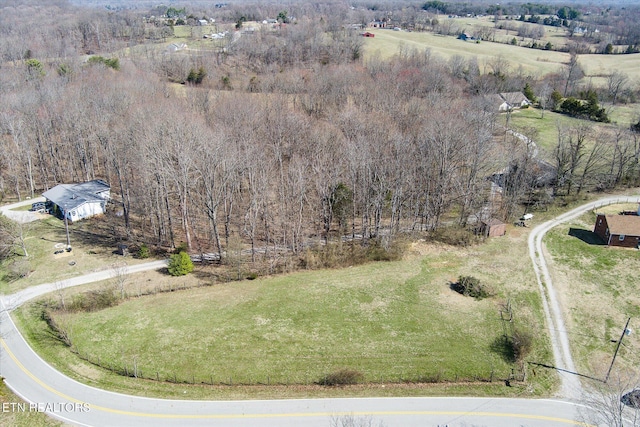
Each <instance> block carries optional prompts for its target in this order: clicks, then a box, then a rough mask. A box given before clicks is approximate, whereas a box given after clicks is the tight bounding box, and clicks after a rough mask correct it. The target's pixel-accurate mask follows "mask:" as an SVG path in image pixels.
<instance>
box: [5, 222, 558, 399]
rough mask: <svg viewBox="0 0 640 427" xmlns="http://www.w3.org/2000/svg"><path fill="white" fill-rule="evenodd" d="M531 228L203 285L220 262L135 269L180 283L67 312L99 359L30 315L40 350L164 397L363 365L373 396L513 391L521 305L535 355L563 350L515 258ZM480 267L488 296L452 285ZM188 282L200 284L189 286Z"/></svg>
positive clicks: (109, 382)
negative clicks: (403, 254) (188, 270)
mask: <svg viewBox="0 0 640 427" xmlns="http://www.w3.org/2000/svg"><path fill="white" fill-rule="evenodd" d="M523 237H524V236H523V235H522V234H521V233H520V230H516V229H514V232H513V235H512V236H511V237H508V236H507V237H504V238H502V239H494V240H490V241H488V242H487V243H486V244H484V245H480V246H474V247H471V248H467V249H454V248H451V247H447V246H439V245H427V244H424V243H422V244H417V245H414V247H413V249H412V251H411V254H410V255H408V256H407V258H406V259H405V260H403V261H398V262H378V263H371V264H366V265H362V266H354V267H351V268H347V269H340V270H331V271H326V270H323V271H307V272H299V273H294V274H288V275H283V276H277V277H270V278H258V279H257V280H253V281H240V282H231V283H217V284H210V286H201V287H198V288H190V285H189V283H190V282H189V281H193V280H195V281H196V282H198V281H200V282H201V281H202V280H203V278H204V277H206V275H207V272H206V270H200V271H197V272H196V273H195V274H193V275H191V276H188V277H183V278H169V277H168V276H164V275H161V274H159V273H157V274H149V273H145V275H144V277H142V276H134V277H132V278H131V279H130V280H129V281H128V285H127V286H129V287H130V288H129V291H128V293H129V294H130V295H135V294H136V292H135V290H134V289H136V287H138V286H140V284H141V283H142V286H147V287H149V286H155V287H156V288H157V287H160V288H164V289H165V290H166V289H167V286H172V287H173V288H172V289H173V290H174V292H162V293H157V294H153V295H148V296H142V297H133V298H129V299H127V300H125V301H124V302H122V303H121V304H120V305H118V306H116V307H113V308H109V309H104V310H100V311H97V312H89V313H84V312H77V313H65V312H56V314H55V321H56V322H57V323H58V324H59V325H63V327H65V328H66V330H67V331H68V332H69V334H70V338H71V341H72V343H73V347H72V350H73V351H74V352H78V353H79V354H80V356H81V358H82V359H88V360H90V361H91V363H90V364H88V363H86V362H85V361H83V360H80V358H78V357H77V356H75V355H74V354H72V353H70V352H69V349H68V348H66V347H64V346H63V345H62V344H60V343H59V342H55V341H52V340H51V339H50V338H49V339H45V340H44V341H43V337H44V336H45V335H46V326H45V325H43V322H42V321H41V320H39V318H38V314H37V310H35V311H34V309H33V307H34V306H32V308H28V307H25V308H24V309H22V310H21V311H20V313H19V316H18V318H19V319H20V323H21V324H22V327H23V328H24V329H25V330H26V331H27V335H28V336H30V337H32V345H34V346H36V347H37V349H38V351H39V353H41V354H43V355H44V357H45V358H46V359H47V360H49V361H50V362H52V363H54V364H55V365H56V366H59V367H61V368H62V369H64V370H65V371H66V372H67V373H69V374H70V375H73V376H74V377H76V378H78V379H81V380H83V381H88V382H90V383H97V384H99V385H100V386H106V387H109V388H115V389H121V387H124V389H125V390H127V391H128V392H134V393H135V392H138V393H139V392H141V391H140V387H144V388H145V390H146V391H148V389H147V388H148V387H149V382H148V381H142V380H141V379H138V380H137V382H136V381H135V380H134V381H132V380H131V379H128V378H123V377H121V376H118V375H114V374H112V373H110V372H108V369H107V370H104V369H97V368H96V367H95V366H94V365H101V366H104V367H107V368H112V369H113V370H118V371H121V370H122V371H124V370H125V369H126V372H128V373H129V374H130V373H132V372H133V370H135V371H136V372H137V373H139V376H140V377H144V378H148V379H153V380H157V379H160V381H159V382H158V381H152V382H153V383H156V384H154V385H153V386H151V388H153V389H157V391H156V392H157V393H160V394H163V393H170V392H171V390H172V388H171V387H169V388H167V389H165V390H164V391H162V387H160V385H165V386H166V385H168V383H173V382H178V383H192V382H193V383H198V384H202V385H207V384H208V385H209V386H210V387H211V388H215V387H217V386H220V385H237V384H240V385H251V386H257V387H262V386H266V385H280V386H295V387H298V388H299V387H302V389H301V393H303V394H304V393H311V394H314V393H316V392H317V390H316V387H317V386H316V385H315V384H316V383H317V382H319V381H321V380H322V378H324V377H325V376H326V375H327V374H331V373H333V372H335V371H338V370H340V369H352V370H356V371H358V372H360V373H362V374H363V381H364V383H366V384H368V386H366V385H365V387H368V388H369V391H368V392H363V393H370V394H373V395H376V394H379V393H380V392H379V386H380V384H391V385H393V384H396V385H398V384H415V383H418V384H420V383H421V384H425V383H440V387H445V386H446V387H452V388H454V389H455V388H456V387H457V385H460V384H461V383H465V384H466V387H467V390H466V391H464V392H462V391H461V392H462V393H465V394H476V393H480V394H484V393H489V394H503V393H505V390H504V389H505V388H504V385H502V387H500V386H499V384H500V381H501V380H503V379H504V378H507V377H508V376H509V375H510V373H511V372H512V371H511V370H512V369H515V371H516V372H519V369H520V368H521V367H520V366H519V365H517V366H516V365H514V364H513V360H512V359H510V357H509V356H508V354H506V353H505V349H504V348H503V346H502V344H501V343H502V338H501V337H502V335H503V334H504V332H505V327H506V328H507V329H508V328H509V327H511V326H509V325H505V324H504V322H503V321H502V320H501V315H500V311H501V310H504V305H505V304H506V303H507V301H510V302H511V306H512V307H513V313H514V319H515V323H514V324H513V325H512V326H514V325H515V326H516V327H518V328H524V329H526V330H528V331H532V332H533V333H534V341H535V344H534V349H533V351H532V353H531V354H530V357H531V358H533V359H534V360H537V361H544V362H549V361H550V359H551V357H552V356H551V355H550V353H549V349H548V342H547V337H546V334H544V333H540V331H541V328H542V325H543V320H542V318H541V310H540V301H539V295H538V293H537V290H536V289H535V283H534V280H533V277H532V273H531V271H530V269H529V268H528V264H527V263H522V262H520V263H518V262H516V261H515V259H516V258H519V259H523V258H524V259H526V257H527V255H526V249H525V246H526V245H522V244H518V245H515V243H516V242H521V243H522V242H523ZM504 254H508V255H507V256H504ZM486 260H491V262H485V261H486ZM514 265H518V267H516V268H514V267H513V266H514ZM470 274H473V275H474V276H475V277H477V278H479V279H480V280H481V281H482V282H484V283H485V284H487V285H489V286H491V287H492V288H493V289H494V290H495V292H496V295H495V296H494V297H492V298H489V299H485V300H481V301H477V300H474V299H472V298H469V297H464V296H461V295H459V294H457V293H456V292H454V291H453V290H451V289H450V287H449V282H450V281H452V280H453V281H455V280H456V278H457V276H458V275H470ZM205 280H206V279H205ZM167 283H170V284H169V285H167ZM191 283H193V282H191ZM200 284H201V283H200ZM95 286H96V287H100V286H102V287H104V286H109V284H102V285H95ZM179 287H186V288H187V289H184V290H179V291H176V290H175V289H176V288H179ZM69 292H76V291H75V290H70V291H69ZM52 297H53V298H56V297H55V296H52ZM66 298H67V300H72V299H73V296H72V295H67V297H66ZM36 307H37V306H36ZM38 337H39V338H38ZM524 369H527V368H526V367H524ZM114 384H115V385H114ZM553 384H554V378H553V376H552V375H551V374H550V373H541V374H539V375H538V376H537V377H536V378H535V379H533V380H532V381H528V383H527V384H526V385H524V384H523V385H517V386H516V387H514V390H515V389H517V390H519V391H518V392H519V393H526V394H532V395H544V394H546V393H548V392H549V390H550V389H551V388H552V387H553ZM394 387H395V386H394ZM430 387H431V386H430ZM433 387H438V385H437V384H436V385H434V386H433ZM462 389H463V388H461V390H462ZM136 390H137V391H136ZM207 390H208V391H207ZM207 390H203V391H201V393H202V396H203V397H204V396H210V394H208V393H211V392H212V389H207ZM441 390H442V389H441ZM480 390H482V391H480ZM199 393H200V392H199ZM506 393H509V392H508V391H506ZM298 395H299V394H298Z"/></svg>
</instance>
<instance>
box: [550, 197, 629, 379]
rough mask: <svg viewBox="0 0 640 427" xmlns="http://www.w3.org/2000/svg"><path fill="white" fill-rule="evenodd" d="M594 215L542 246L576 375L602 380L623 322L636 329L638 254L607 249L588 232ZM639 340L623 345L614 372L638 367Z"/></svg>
mask: <svg viewBox="0 0 640 427" xmlns="http://www.w3.org/2000/svg"><path fill="white" fill-rule="evenodd" d="M637 208H638V206H637V205H634V204H626V205H611V206H608V207H605V208H602V209H599V210H598V212H603V213H608V214H614V213H618V212H620V211H622V210H637ZM594 224H595V213H589V214H586V215H583V216H582V217H580V218H578V219H576V220H574V221H572V222H570V223H568V224H564V225H561V226H559V227H557V228H555V229H554V230H552V231H551V232H550V233H549V234H548V235H547V237H546V239H545V242H546V244H547V248H548V250H549V253H550V255H551V258H552V260H553V262H552V263H551V265H550V267H551V271H552V274H553V281H554V285H555V287H556V290H557V291H558V292H559V294H560V295H561V298H562V306H563V307H564V309H565V322H566V325H567V328H568V331H569V337H570V339H571V348H572V353H573V357H574V359H575V362H576V366H577V368H578V370H579V371H580V373H582V374H585V375H590V376H594V377H596V378H603V377H604V376H605V375H606V372H607V369H608V368H609V365H610V363H611V360H612V358H613V353H614V350H615V346H616V344H615V343H614V342H611V340H618V339H619V338H620V334H621V333H622V329H623V328H624V325H625V322H626V321H627V318H628V317H631V323H630V328H632V329H637V327H638V320H637V319H638V316H640V297H639V296H638V292H637V286H636V282H637V276H638V268H639V265H638V251H637V250H635V249H624V248H609V247H607V246H605V245H603V244H599V243H600V241H599V238H598V237H597V236H596V235H595V234H593V233H592V231H593V227H594ZM639 352H640V341H639V340H638V337H637V336H635V334H632V335H631V336H629V337H628V338H626V339H625V340H624V346H622V347H621V349H620V352H619V353H618V357H617V359H616V365H615V367H614V372H615V370H623V369H634V368H637V365H638V362H639V361H640V360H639V359H638V354H639Z"/></svg>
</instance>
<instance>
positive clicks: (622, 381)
mask: <svg viewBox="0 0 640 427" xmlns="http://www.w3.org/2000/svg"><path fill="white" fill-rule="evenodd" d="M639 386H640V381H639V380H638V378H637V375H635V374H621V375H619V376H617V377H614V378H610V379H609V381H607V382H606V383H594V384H593V385H592V387H591V389H590V390H588V391H587V392H586V393H585V396H584V397H583V399H582V403H583V405H581V407H580V418H581V421H583V422H585V423H586V424H589V425H597V426H607V427H638V426H640V396H638V395H633V394H629V393H630V392H632V391H634V390H636V391H637V389H638V387H639Z"/></svg>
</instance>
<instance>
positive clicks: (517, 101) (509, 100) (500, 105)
mask: <svg viewBox="0 0 640 427" xmlns="http://www.w3.org/2000/svg"><path fill="white" fill-rule="evenodd" d="M485 99H486V100H487V102H489V103H491V105H495V106H496V108H497V110H498V111H500V112H502V111H511V110H515V109H520V108H526V107H528V106H530V105H531V101H529V99H528V98H527V97H526V96H524V94H523V93H522V92H503V93H496V94H493V95H487V96H486V97H485Z"/></svg>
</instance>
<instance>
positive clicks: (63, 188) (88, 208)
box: [42, 179, 111, 221]
mask: <svg viewBox="0 0 640 427" xmlns="http://www.w3.org/2000/svg"><path fill="white" fill-rule="evenodd" d="M110 191H111V187H110V186H109V184H107V183H106V182H104V181H103V180H101V179H94V180H93V181H87V182H82V183H79V184H60V185H56V186H55V187H53V188H52V189H50V190H47V191H45V192H44V193H42V195H43V196H44V197H45V198H46V199H47V205H48V206H50V209H51V213H52V214H54V215H57V216H59V217H61V218H64V217H65V216H66V217H67V219H68V220H69V221H79V220H81V219H85V218H90V217H92V216H95V215H100V214H103V213H104V212H105V208H106V205H107V201H108V200H109V198H110Z"/></svg>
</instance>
